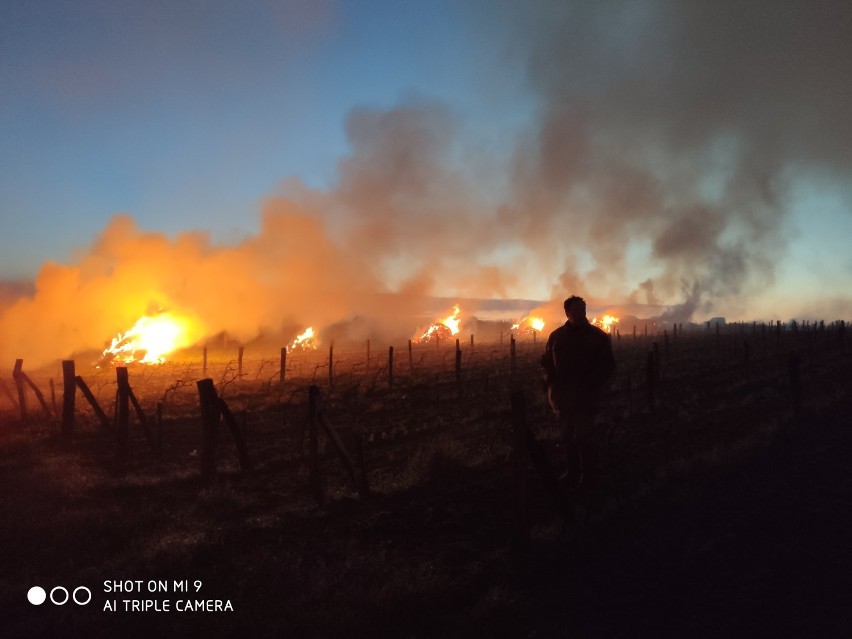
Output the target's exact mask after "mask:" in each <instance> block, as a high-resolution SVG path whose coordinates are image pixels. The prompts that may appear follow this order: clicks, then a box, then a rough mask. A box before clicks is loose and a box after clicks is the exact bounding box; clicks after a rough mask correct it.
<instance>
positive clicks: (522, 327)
mask: <svg viewBox="0 0 852 639" xmlns="http://www.w3.org/2000/svg"><path fill="white" fill-rule="evenodd" d="M512 330H513V331H518V332H519V333H541V332H542V331H543V330H544V320H543V319H542V318H540V317H525V318H524V319H522V320H520V321H519V322H517V323H516V324H512Z"/></svg>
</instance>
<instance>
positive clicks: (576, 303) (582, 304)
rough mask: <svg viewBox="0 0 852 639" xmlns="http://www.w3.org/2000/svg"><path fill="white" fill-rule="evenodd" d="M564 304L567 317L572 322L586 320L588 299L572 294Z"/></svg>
mask: <svg viewBox="0 0 852 639" xmlns="http://www.w3.org/2000/svg"><path fill="white" fill-rule="evenodd" d="M563 306H564V307H565V317H567V318H568V319H569V320H571V321H572V322H585V321H586V300H584V299H583V298H582V297H578V296H576V295H572V296H571V297H569V298H568V299H567V300H565V304H564V305H563Z"/></svg>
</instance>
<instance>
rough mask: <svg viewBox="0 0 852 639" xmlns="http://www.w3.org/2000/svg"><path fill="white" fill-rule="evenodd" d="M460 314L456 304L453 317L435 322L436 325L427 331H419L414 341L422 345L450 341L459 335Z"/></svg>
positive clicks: (449, 316)
mask: <svg viewBox="0 0 852 639" xmlns="http://www.w3.org/2000/svg"><path fill="white" fill-rule="evenodd" d="M460 314H461V309H459V305H458V304H456V305H455V306H453V312H452V314H451V315H448V316H447V317H445V318H443V319H438V320H435V323H434V324H432V325H431V326H430V327H429V328H427V329H426V330H423V329H417V333H415V334H414V337H413V338H412V341H413V342H416V343H418V344H422V343H425V342H430V341H432V340H433V339H448V338H450V337H452V336H454V335H457V334H458V332H459V329H460V327H461V319H459V315H460Z"/></svg>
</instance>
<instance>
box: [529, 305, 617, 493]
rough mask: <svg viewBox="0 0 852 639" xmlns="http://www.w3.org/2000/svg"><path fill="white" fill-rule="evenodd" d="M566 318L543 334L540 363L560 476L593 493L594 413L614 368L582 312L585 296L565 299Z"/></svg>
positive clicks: (604, 342) (600, 335)
mask: <svg viewBox="0 0 852 639" xmlns="http://www.w3.org/2000/svg"><path fill="white" fill-rule="evenodd" d="M563 306H564V309H565V316H566V317H567V318H568V319H567V321H566V322H565V324H563V325H562V326H560V327H559V328H557V329H555V330H554V331H553V332H552V333H551V334H550V336H549V337H548V339H547V344H546V345H545V348H544V353H543V354H542V356H541V365H542V368H543V369H544V382H545V388H546V389H547V398H548V402H549V403H550V406H551V408H552V409H553V412H554V413H555V414H556V415H557V417H558V421H559V430H560V436H561V439H562V445H563V446H564V448H565V457H566V459H565V461H566V465H567V470H566V471H565V473H564V474H563V475H562V476H561V478H560V479H561V480H562V481H563V482H564V483H565V484H567V486H568V487H569V488H570V489H571V490H572V491H580V490H581V489H582V492H584V493H586V495H587V497H594V496H596V491H597V488H598V485H597V484H598V477H597V470H598V456H599V455H598V453H599V449H600V445H599V440H600V439H601V437H600V433H597V432H595V418H596V416H597V412H598V407H599V404H600V396H601V392H602V391H603V389H604V387H605V386H606V383H607V382H608V381H609V379H610V378H611V377H612V374H613V373H614V372H615V357H614V356H613V353H612V344H611V342H610V337H609V335H607V333H605V332H604V331H602V330H601V329H600V328H598V327H597V326H594V325H593V324H591V323H590V322H589V320H588V319H587V318H586V301H585V300H584V299H583V298H582V297H578V296H576V295H572V296H571V297H569V298H568V299H566V300H565V302H564V305H563Z"/></svg>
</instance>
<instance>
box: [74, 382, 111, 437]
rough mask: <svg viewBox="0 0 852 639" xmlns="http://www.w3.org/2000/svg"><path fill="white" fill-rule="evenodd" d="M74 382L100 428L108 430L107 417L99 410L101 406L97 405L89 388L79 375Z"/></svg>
mask: <svg viewBox="0 0 852 639" xmlns="http://www.w3.org/2000/svg"><path fill="white" fill-rule="evenodd" d="M74 381H75V382H77V387H78V388H79V389H80V392H82V393H83V397H85V398H86V401H88V402H89V405H91V407H92V410H93V411H95V416H96V417H97V418H98V421H99V422H100V424H101V426H103V427H104V428H106V429H107V430H109V428H110V426H111V424H110V422H109V417H107V416H106V413H105V412H104V411H103V409H102V408H101V405H100V404H98V400H97V399H96V398H95V396H94V395H93V394H92V391H91V390H90V389H89V386H88V385H87V384H86V382H85V381H84V380H83V378H82V377H81V376H80V375H77V377H75V378H74Z"/></svg>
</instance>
